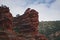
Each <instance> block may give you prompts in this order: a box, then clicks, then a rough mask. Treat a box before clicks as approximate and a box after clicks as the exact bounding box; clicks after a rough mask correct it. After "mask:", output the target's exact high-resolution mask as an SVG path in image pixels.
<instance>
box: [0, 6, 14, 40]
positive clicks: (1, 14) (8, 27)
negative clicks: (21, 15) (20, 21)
mask: <svg viewBox="0 0 60 40" xmlns="http://www.w3.org/2000/svg"><path fill="white" fill-rule="evenodd" d="M12 21H13V16H12V14H11V13H10V10H9V8H8V7H6V6H0V40H15V38H13V37H12V36H14V34H15V33H14V32H13V30H12V27H13V22H12Z"/></svg>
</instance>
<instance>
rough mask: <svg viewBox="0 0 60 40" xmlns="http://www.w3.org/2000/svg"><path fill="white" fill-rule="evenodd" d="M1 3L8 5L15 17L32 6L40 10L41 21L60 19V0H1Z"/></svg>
mask: <svg viewBox="0 0 60 40" xmlns="http://www.w3.org/2000/svg"><path fill="white" fill-rule="evenodd" d="M1 5H6V6H8V7H9V8H10V12H11V13H12V15H13V16H14V17H15V16H16V15H17V14H20V15H23V14H24V11H25V10H26V9H27V8H31V9H35V10H36V11H38V12H39V14H38V15H39V21H56V20H60V0H0V6H1Z"/></svg>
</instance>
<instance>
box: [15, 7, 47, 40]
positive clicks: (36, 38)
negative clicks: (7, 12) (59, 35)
mask: <svg viewBox="0 0 60 40" xmlns="http://www.w3.org/2000/svg"><path fill="white" fill-rule="evenodd" d="M15 22H16V24H15V26H17V28H18V29H19V34H18V37H19V40H47V39H46V38H45V36H43V35H42V34H39V32H38V25H39V21H38V12H37V11H36V10H34V9H30V8H28V9H27V10H26V11H25V13H24V14H23V15H21V16H18V17H16V19H15Z"/></svg>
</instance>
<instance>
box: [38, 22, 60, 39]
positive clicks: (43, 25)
mask: <svg viewBox="0 0 60 40" xmlns="http://www.w3.org/2000/svg"><path fill="white" fill-rule="evenodd" d="M57 31H60V21H42V22H40V23H39V32H40V33H42V34H45V35H46V36H47V37H49V35H50V34H54V33H55V32H57ZM57 39H58V37H57Z"/></svg>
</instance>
